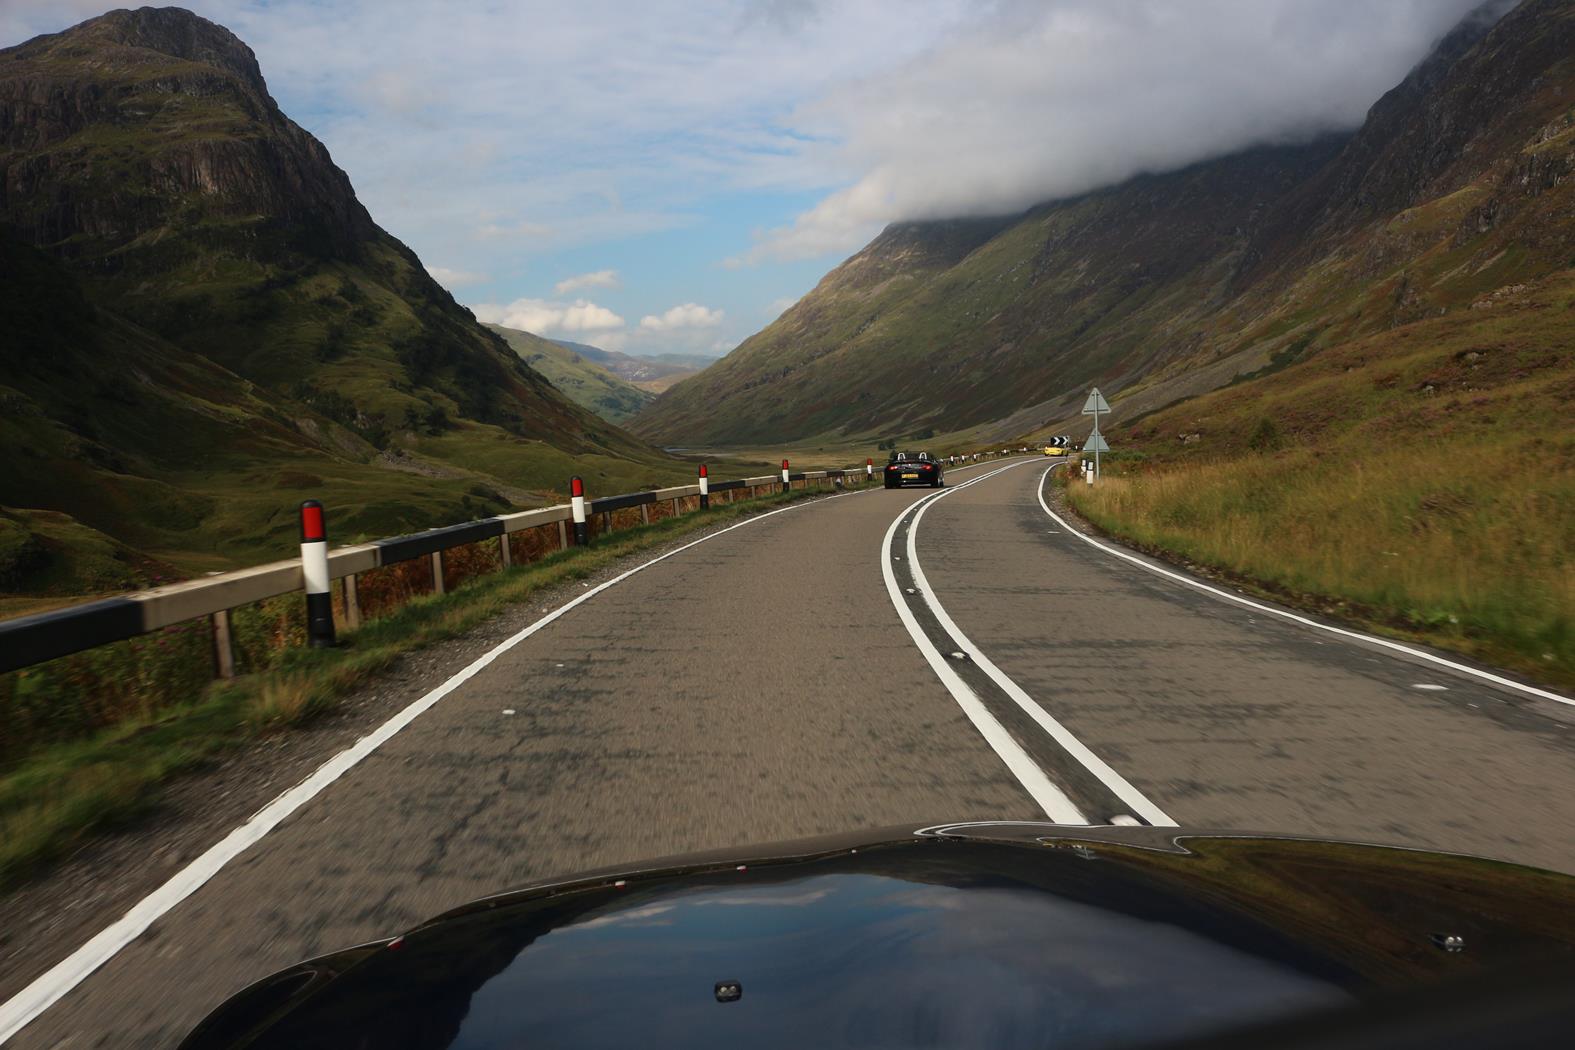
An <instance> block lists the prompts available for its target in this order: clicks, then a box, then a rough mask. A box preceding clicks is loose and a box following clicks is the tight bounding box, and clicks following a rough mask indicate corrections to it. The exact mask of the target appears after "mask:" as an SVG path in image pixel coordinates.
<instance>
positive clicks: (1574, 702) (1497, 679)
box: [1036, 470, 1575, 707]
mask: <svg viewBox="0 0 1575 1050" xmlns="http://www.w3.org/2000/svg"><path fill="white" fill-rule="evenodd" d="M1049 476H1050V471H1048V470H1047V471H1045V472H1044V473H1043V474H1041V475H1040V476H1039V487H1038V489H1037V491H1036V495H1037V496H1038V497H1039V506H1040V507H1042V508H1044V512H1045V513H1046V514H1048V515H1050V517H1052V518H1054V519H1055V520H1056V521H1058V522H1060V523H1061V526H1062V528H1064V529H1066V530H1067V531H1068V532H1070V533H1071V534H1072V535H1074V536H1076V537H1077V538H1078V539H1080V540H1082V541H1083V542H1084V543H1088V544H1092V545H1093V546H1095V547H1097V548H1099V549H1100V550H1102V551H1104V552H1105V553H1106V554H1113V555H1115V556H1116V557H1117V558H1120V559H1121V560H1123V561H1129V562H1131V563H1132V564H1133V565H1136V566H1138V567H1139V568H1142V569H1147V570H1148V571H1149V572H1152V573H1155V574H1157V575H1159V576H1163V577H1165V578H1166V579H1170V580H1174V581H1176V582H1177V583H1184V584H1186V585H1187V586H1188V587H1192V588H1194V589H1196V590H1200V591H1204V592H1206V593H1208V594H1212V595H1214V596H1215V597H1216V598H1225V599H1227V600H1229V601H1233V602H1235V603H1236V604H1237V605H1245V606H1246V607H1247V608H1249V609H1257V610H1258V611H1259V612H1265V613H1268V614H1269V615H1271V616H1278V617H1280V618H1281V619H1284V620H1291V621H1293V622H1295V623H1299V624H1301V625H1302V626H1304V627H1313V628H1316V629H1317V630H1320V631H1327V632H1329V633H1330V634H1337V635H1340V636H1341V637H1343V638H1354V639H1355V640H1357V641H1359V642H1366V643H1367V644H1369V645H1380V646H1383V647H1384V648H1385V649H1389V650H1392V651H1394V652H1397V653H1405V654H1406V655H1407V656H1412V657H1415V658H1416V659H1418V660H1426V661H1427V662H1428V663H1431V664H1437V665H1439V666H1440V667H1447V668H1449V669H1450V670H1452V671H1458V672H1460V673H1461V674H1468V675H1472V676H1473V677H1476V678H1481V679H1483V680H1484V681H1488V682H1492V683H1493V684H1494V685H1498V686H1502V687H1504V688H1505V689H1513V690H1515V691H1516V692H1520V693H1526V694H1528V695H1530V696H1536V697H1541V698H1542V699H1544V700H1552V701H1553V702H1554V703H1558V704H1568V705H1570V706H1572V707H1575V698H1571V697H1567V696H1560V695H1559V694H1558V693H1554V692H1550V691H1548V690H1546V689H1538V688H1537V687H1536V686H1534V685H1525V684H1524V683H1521V682H1517V681H1515V680H1514V679H1512V678H1505V677H1503V676H1502V675H1496V674H1494V673H1493V672H1491V671H1483V670H1479V669H1478V668H1475V667H1468V666H1467V665H1465V664H1457V663H1455V662H1454V661H1453V660H1446V659H1444V658H1443V657H1442V656H1434V655H1433V654H1432V653H1430V652H1427V651H1426V650H1424V649H1413V648H1412V647H1411V646H1409V645H1402V644H1400V643H1399V642H1391V641H1389V640H1388V639H1387V638H1378V637H1376V636H1374V635H1371V634H1363V633H1362V632H1360V631H1350V630H1346V629H1345V628H1344V627H1335V626H1332V625H1331V624H1327V623H1319V622H1318V621H1317V620H1314V619H1311V618H1310V617H1306V616H1301V615H1298V614H1297V613H1293V612H1287V611H1286V610H1284V609H1276V608H1274V607H1273V606H1272V605H1263V604H1262V603H1260V602H1255V601H1253V600H1252V599H1250V598H1243V597H1242V596H1241V595H1239V594H1232V593H1230V592H1229V591H1223V590H1220V589H1219V588H1218V587H1211V586H1209V585H1208V584H1206V583H1201V582H1199V581H1198V580H1194V579H1192V578H1190V577H1187V576H1183V575H1182V574H1181V573H1179V572H1171V571H1170V570H1169V569H1162V568H1160V567H1159V566H1158V565H1154V564H1152V563H1151V562H1148V561H1145V560H1144V559H1142V558H1139V557H1137V556H1136V555H1132V554H1128V553H1127V552H1126V551H1123V550H1119V549H1117V548H1115V547H1112V546H1110V545H1109V544H1106V543H1100V542H1099V541H1098V540H1096V539H1094V538H1093V537H1092V536H1089V535H1086V534H1084V533H1083V532H1082V531H1081V530H1079V529H1075V528H1073V527H1072V526H1071V525H1070V524H1069V523H1068V522H1067V520H1066V519H1065V518H1063V517H1061V515H1059V514H1057V513H1056V512H1055V511H1053V510H1051V509H1050V504H1048V503H1046V502H1045V491H1044V490H1045V479H1046V478H1048V477H1049Z"/></svg>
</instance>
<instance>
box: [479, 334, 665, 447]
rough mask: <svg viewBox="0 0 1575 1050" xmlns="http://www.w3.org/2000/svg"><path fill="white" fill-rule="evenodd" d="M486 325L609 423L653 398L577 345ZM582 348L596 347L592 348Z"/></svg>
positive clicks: (624, 418) (626, 415)
mask: <svg viewBox="0 0 1575 1050" xmlns="http://www.w3.org/2000/svg"><path fill="white" fill-rule="evenodd" d="M487 327H488V328H490V329H491V330H492V331H494V332H496V333H497V334H498V335H499V336H501V337H502V338H503V341H504V342H505V343H507V344H508V345H509V349H511V350H513V351H514V353H515V354H517V355H519V358H520V360H521V361H524V362H525V363H526V364H527V365H530V367H531V368H532V369H533V370H535V371H537V372H540V373H541V374H542V375H544V376H546V377H547V379H548V381H549V382H551V383H552V385H553V386H555V387H557V388H558V389H559V390H561V391H562V392H563V393H564V394H567V395H568V397H569V399H570V400H571V401H573V402H574V403H575V404H577V405H579V406H581V407H582V408H588V409H590V410H591V411H592V412H595V413H596V414H597V415H598V416H600V417H601V418H603V419H605V420H607V421H608V422H610V423H622V422H624V421H625V420H627V419H628V418H629V417H631V416H633V415H634V414H635V413H637V412H639V411H640V409H642V408H644V407H645V406H646V405H648V404H650V403H651V402H652V401H653V400H654V399H655V398H656V395H655V394H653V393H651V392H649V391H647V390H642V389H640V388H639V387H637V386H635V385H633V384H632V383H629V382H626V381H625V380H623V379H621V378H619V377H618V376H616V375H614V374H613V373H612V372H610V371H609V370H607V369H606V368H604V367H602V366H601V365H600V364H598V363H596V361H595V360H593V359H591V358H590V357H589V355H587V354H585V353H582V352H580V351H579V350H576V349H573V347H574V346H578V345H580V344H568V343H559V342H555V341H554V340H551V339H543V338H542V337H541V336H539V335H532V334H531V333H530V332H522V331H520V330H519V329H517V328H505V327H503V326H502V325H495V324H489V325H488V326H487ZM585 349H586V350H596V348H595V347H585ZM596 353H597V354H600V355H608V352H607V351H605V350H596ZM608 356H610V355H608ZM619 356H622V355H619Z"/></svg>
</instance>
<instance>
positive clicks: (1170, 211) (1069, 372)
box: [632, 0, 1575, 444]
mask: <svg viewBox="0 0 1575 1050" xmlns="http://www.w3.org/2000/svg"><path fill="white" fill-rule="evenodd" d="M1492 6H1494V7H1495V8H1497V7H1501V6H1502V5H1492ZM1572 26H1575V15H1572V4H1571V3H1570V0H1528V2H1526V3H1523V4H1522V5H1520V6H1519V7H1518V8H1517V9H1515V10H1514V11H1513V12H1511V13H1510V14H1508V15H1507V16H1505V17H1504V18H1503V19H1502V20H1501V21H1498V22H1497V23H1496V24H1494V22H1493V20H1492V19H1490V18H1473V19H1468V20H1467V22H1466V23H1463V24H1462V25H1461V26H1460V27H1459V28H1458V29H1457V30H1456V31H1455V32H1453V33H1451V34H1450V35H1449V36H1448V37H1447V38H1446V39H1444V40H1443V41H1441V42H1440V43H1439V45H1438V47H1437V49H1436V50H1435V52H1434V53H1433V55H1432V56H1431V57H1430V58H1429V59H1428V60H1427V61H1425V62H1424V63H1422V64H1421V65H1420V66H1419V67H1418V68H1417V69H1416V70H1414V71H1413V72H1412V73H1411V74H1410V76H1408V77H1407V79H1406V80H1405V82H1404V83H1402V84H1401V85H1399V86H1397V87H1396V88H1395V89H1394V90H1393V91H1391V92H1390V93H1389V94H1387V95H1386V96H1385V97H1384V98H1383V99H1381V100H1379V102H1377V103H1376V104H1375V105H1374V106H1373V107H1372V110H1371V111H1370V113H1369V114H1368V117H1367V120H1366V122H1365V123H1364V125H1363V126H1362V127H1361V128H1360V129H1359V130H1358V131H1356V132H1355V133H1354V134H1352V135H1348V136H1332V137H1327V138H1324V139H1321V140H1319V141H1316V142H1312V143H1309V144H1305V145H1299V146H1276V147H1264V148H1258V149H1253V150H1248V151H1245V152H1242V153H1238V154H1235V155H1232V156H1228V157H1223V158H1219V159H1216V160H1213V161H1209V162H1206V163H1202V164H1198V165H1194V166H1193V167H1190V168H1187V169H1185V170H1182V171H1177V172H1171V173H1166V174H1158V175H1147V176H1142V177H1139V178H1135V179H1132V180H1130V181H1129V182H1126V183H1124V184H1122V185H1119V186H1114V187H1110V188H1107V189H1103V190H1099V191H1096V192H1093V193H1089V194H1086V195H1084V196H1081V197H1078V198H1076V199H1072V200H1062V201H1054V202H1049V203H1046V204H1044V205H1041V206H1039V207H1036V208H1033V209H1031V210H1029V211H1028V212H1026V213H1024V214H1021V215H1016V216H1011V217H1007V218H1003V219H998V220H971V221H954V222H926V223H902V224H897V225H894V226H891V227H889V228H888V229H887V230H886V231H884V232H883V233H882V234H881V235H880V236H879V237H877V238H876V239H875V241H873V242H872V243H871V244H870V245H869V246H868V247H866V248H865V249H864V250H863V251H861V252H859V253H858V254H857V255H855V256H853V257H852V258H851V259H849V260H848V261H847V262H845V263H843V264H842V265H841V266H839V267H837V268H836V269H835V270H833V271H832V272H831V273H830V274H828V275H827V276H826V277H825V278H824V279H823V280H822V281H821V282H820V284H819V285H818V286H817V287H816V288H815V289H814V290H813V291H812V292H811V293H810V294H809V295H807V296H805V297H804V298H803V299H802V300H800V301H799V302H798V303H797V304H796V305H795V306H793V307H792V308H790V309H789V310H788V311H787V312H786V313H784V314H783V315H782V316H781V317H780V318H779V319H778V320H777V321H776V322H774V323H773V324H771V325H770V326H768V327H767V328H766V329H764V330H763V331H761V332H759V333H757V334H756V335H754V336H752V337H751V338H749V339H748V340H746V341H745V342H744V343H743V344H742V345H741V346H740V347H739V348H738V349H737V350H735V351H734V352H733V353H732V354H730V355H728V356H727V357H726V358H724V359H723V360H722V361H721V362H719V363H718V364H716V365H713V366H712V367H710V368H708V369H707V370H706V371H704V372H703V373H701V374H700V375H699V376H696V377H695V378H693V379H690V380H687V381H685V382H683V383H680V384H678V385H676V386H675V387H673V388H672V389H671V390H670V391H668V392H667V393H666V394H664V395H663V396H662V397H661V398H659V399H658V400H657V401H656V402H655V403H654V404H653V405H652V406H651V407H650V408H649V409H647V410H646V411H645V412H644V413H642V414H641V416H640V417H638V418H637V419H636V420H635V421H634V423H633V424H632V429H633V430H634V431H635V432H636V433H638V434H641V435H642V436H646V437H649V438H651V439H653V440H657V441H660V442H665V443H694V444H706V443H711V444H717V443H750V444H753V443H765V442H786V441H800V440H805V439H808V438H811V437H819V438H828V439H838V438H841V439H844V440H852V439H854V438H859V439H865V438H871V437H877V436H881V437H884V436H904V435H907V434H912V433H915V432H921V431H924V430H930V429H934V430H938V431H943V432H957V431H961V430H965V429H971V431H972V432H973V433H974V434H976V435H978V434H986V435H992V436H994V437H1003V438H1005V437H1015V436H1019V435H1025V434H1030V433H1035V432H1043V431H1044V430H1046V429H1047V428H1048V429H1052V430H1053V429H1059V428H1061V427H1063V426H1064V425H1065V423H1066V421H1067V420H1068V419H1069V418H1070V419H1072V420H1077V418H1078V417H1077V409H1078V407H1079V405H1080V404H1081V397H1082V394H1083V392H1085V391H1086V390H1087V388H1088V387H1089V386H1090V385H1094V384H1098V385H1099V386H1100V387H1102V388H1103V389H1105V390H1106V391H1107V392H1111V391H1118V392H1120V393H1122V394H1123V395H1124V397H1125V401H1126V404H1125V406H1124V409H1123V410H1124V411H1125V412H1126V413H1127V414H1128V415H1130V414H1133V413H1140V412H1145V411H1150V410H1153V409H1157V408H1159V407H1161V406H1163V405H1166V404H1169V403H1172V402H1175V401H1177V400H1180V399H1182V398H1185V397H1189V396H1193V395H1196V394H1200V393H1202V392H1205V391H1208V390H1212V389H1217V388H1220V387H1222V386H1225V385H1227V384H1229V383H1231V382H1233V381H1235V380H1236V379H1238V378H1239V377H1242V376H1248V375H1254V374H1264V373H1266V372H1269V371H1273V370H1276V369H1280V368H1283V367H1285V366H1286V365H1287V364H1289V363H1290V362H1292V361H1295V360H1299V359H1302V358H1305V357H1307V356H1309V355H1312V354H1315V353H1318V352H1320V351H1321V350H1323V349H1325V348H1328V347H1332V346H1336V345H1340V344H1342V343H1345V342H1347V341H1349V340H1352V339H1357V338H1360V337H1363V336H1366V335H1370V334H1372V333H1375V332H1381V331H1385V330H1387V329H1389V328H1391V327H1393V326H1396V325H1403V324H1407V323H1411V322H1414V321H1417V320H1419V319H1421V318H1423V317H1427V316H1435V315H1437V314H1438V313H1439V312H1440V311H1444V312H1449V311H1452V310H1461V309H1468V308H1470V307H1472V306H1473V304H1475V303H1478V302H1479V301H1481V300H1482V299H1483V297H1484V296H1486V295H1489V294H1491V293H1493V292H1494V291H1495V290H1497V289H1501V288H1505V287H1512V286H1514V285H1516V284H1521V283H1525V282H1529V281H1535V280H1539V279H1541V278H1543V277H1545V276H1547V275H1549V274H1552V273H1555V272H1557V271H1559V270H1561V269H1563V268H1565V267H1568V266H1569V265H1570V264H1571V261H1572V257H1575V219H1572V216H1575V210H1572V209H1571V207H1570V200H1569V194H1570V192H1571V191H1570V182H1569V180H1568V177H1567V176H1568V174H1569V172H1570V170H1571V164H1572V159H1571V158H1572V153H1571V150H1572V146H1575V137H1572V136H1575V131H1572V125H1571V109H1570V99H1571V93H1572V91H1575V39H1572V34H1571V29H1572ZM1085 425H1086V424H1085Z"/></svg>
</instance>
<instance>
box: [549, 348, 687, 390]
mask: <svg viewBox="0 0 1575 1050" xmlns="http://www.w3.org/2000/svg"><path fill="white" fill-rule="evenodd" d="M553 342H555V343H557V344H558V345H559V346H561V347H565V348H567V349H569V350H572V351H574V352H575V353H577V354H579V355H580V356H581V357H584V358H585V359H586V360H588V361H591V362H593V363H595V364H597V365H600V366H601V367H602V368H605V369H606V370H607V371H609V372H611V373H612V374H613V375H615V376H617V377H618V378H620V379H622V380H624V381H625V382H628V383H630V384H632V385H634V386H636V387H639V388H640V389H641V390H645V391H648V392H650V393H652V394H659V393H661V392H662V391H663V390H666V389H667V388H668V387H670V386H672V385H673V384H674V383H676V382H679V381H680V380H683V379H687V378H689V377H690V376H692V375H694V374H695V373H696V372H698V371H700V370H701V369H702V368H705V367H706V366H707V365H710V364H714V363H715V362H716V358H714V357H706V356H704V355H702V354H647V355H645V356H643V357H635V356H633V355H631V354H625V353H620V352H618V351H617V350H603V349H601V348H600V347H597V346H589V345H587V344H585V343H571V342H569V341H568V340H566V339H555V340H553Z"/></svg>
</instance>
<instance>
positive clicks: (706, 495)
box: [700, 463, 711, 510]
mask: <svg viewBox="0 0 1575 1050" xmlns="http://www.w3.org/2000/svg"><path fill="white" fill-rule="evenodd" d="M700 509H701V510H710V509H711V479H710V478H708V477H706V472H705V464H704V463H702V464H700Z"/></svg>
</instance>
